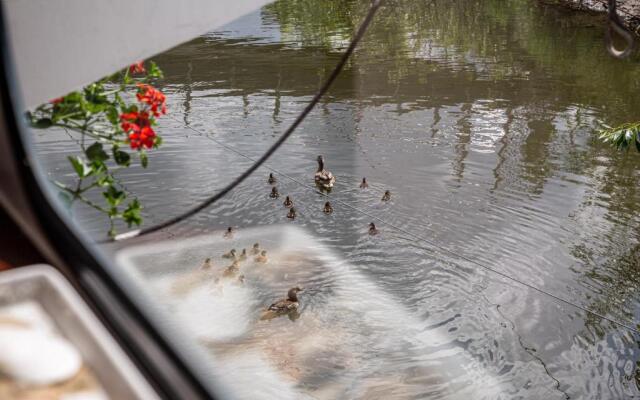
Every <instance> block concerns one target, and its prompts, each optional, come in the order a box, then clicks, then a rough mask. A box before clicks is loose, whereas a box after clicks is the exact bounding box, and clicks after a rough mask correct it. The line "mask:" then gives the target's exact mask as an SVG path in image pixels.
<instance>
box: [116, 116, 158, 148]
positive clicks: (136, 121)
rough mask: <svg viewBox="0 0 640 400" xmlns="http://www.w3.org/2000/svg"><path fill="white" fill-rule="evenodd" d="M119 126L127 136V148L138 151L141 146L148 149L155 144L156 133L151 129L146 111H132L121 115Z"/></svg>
mask: <svg viewBox="0 0 640 400" xmlns="http://www.w3.org/2000/svg"><path fill="white" fill-rule="evenodd" d="M120 120H121V121H122V123H121V124H120V126H121V127H122V130H123V131H125V133H128V134H129V146H131V148H132V149H133V150H139V149H141V148H142V146H144V147H146V148H147V149H150V148H151V147H153V144H154V142H155V138H156V133H155V132H154V131H153V128H151V121H150V120H149V113H148V112H146V111H140V112H138V111H132V112H130V113H126V114H121V115H120Z"/></svg>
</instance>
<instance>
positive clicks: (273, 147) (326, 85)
mask: <svg viewBox="0 0 640 400" xmlns="http://www.w3.org/2000/svg"><path fill="white" fill-rule="evenodd" d="M381 3H382V0H373V1H372V2H371V6H370V8H369V12H368V13H367V15H366V17H365V18H364V20H363V21H362V23H361V24H360V27H359V28H358V30H357V31H356V34H355V36H354V38H353V40H351V43H349V47H347V50H346V51H345V52H344V53H343V54H342V57H341V58H340V61H338V64H337V65H336V66H335V68H334V69H333V71H332V72H331V75H330V76H329V78H328V79H327V80H326V81H325V82H324V84H323V85H322V87H321V88H320V90H318V92H317V93H316V94H315V96H313V99H311V101H310V102H309V104H307V106H306V107H305V108H304V110H302V112H301V113H300V114H299V115H298V117H297V118H296V119H295V121H293V123H292V124H291V126H289V128H288V129H287V130H286V131H285V132H284V133H283V134H282V136H280V138H279V139H278V140H277V141H276V142H275V143H274V144H272V145H271V147H270V148H269V149H268V150H267V151H266V152H265V153H264V154H263V155H262V157H260V158H259V159H258V160H257V161H256V162H255V163H254V164H253V165H252V166H251V167H249V168H248V169H247V170H246V171H244V172H243V173H242V175H240V176H238V177H237V178H236V179H234V180H233V181H232V182H231V183H229V184H228V185H227V186H225V187H224V188H223V189H222V190H220V191H219V192H218V193H216V194H215V195H213V196H211V197H209V198H208V199H206V200H204V201H202V202H201V203H200V204H198V205H196V206H195V207H193V208H191V209H190V210H187V211H186V212H184V213H182V214H180V215H177V216H175V217H173V218H170V219H168V220H166V221H164V222H161V223H159V224H156V225H153V226H150V227H148V228H144V229H139V230H134V231H130V232H125V233H122V234H120V235H116V236H115V237H114V238H113V240H124V239H130V238H134V237H137V236H142V235H146V234H149V233H153V232H156V231H159V230H160V229H164V228H167V227H169V226H171V225H175V224H177V223H178V222H181V221H184V220H185V219H187V218H189V217H191V216H193V215H195V214H197V213H199V212H200V211H202V210H204V209H205V208H207V207H209V206H210V205H211V204H213V203H215V202H216V201H218V200H220V199H221V198H222V197H224V196H225V195H226V194H227V193H229V192H230V191H232V190H233V189H234V188H235V187H236V186H238V185H239V184H241V183H242V182H243V181H244V180H245V179H247V178H248V177H249V176H250V175H251V174H252V173H253V172H254V171H255V170H257V169H258V168H260V166H261V165H262V164H264V162H265V161H267V160H268V159H269V157H271V156H272V155H273V153H275V152H276V150H278V148H280V146H282V144H283V143H284V142H285V141H286V140H287V139H288V138H289V136H291V134H292V133H293V132H294V131H295V129H296V128H297V127H298V125H300V123H302V121H304V119H305V118H306V117H307V115H309V113H310V112H311V110H312V109H313V107H315V105H316V104H318V102H319V101H320V99H321V98H322V96H324V95H325V93H327V91H328V90H329V88H330V87H331V85H332V84H333V82H334V81H335V80H336V78H337V77H338V75H340V72H342V69H343V68H344V66H345V64H346V63H347V61H348V60H349V57H350V56H351V54H353V51H354V50H355V48H356V46H357V45H358V43H359V42H360V39H362V37H363V36H364V34H365V33H366V31H367V28H368V27H369V25H370V24H371V21H372V20H373V17H374V15H375V13H376V11H378V9H379V8H380V4H381ZM104 242H105V241H100V242H98V243H104Z"/></svg>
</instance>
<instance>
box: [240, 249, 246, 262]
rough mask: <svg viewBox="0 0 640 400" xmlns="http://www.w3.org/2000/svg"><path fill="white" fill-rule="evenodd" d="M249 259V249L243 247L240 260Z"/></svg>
mask: <svg viewBox="0 0 640 400" xmlns="http://www.w3.org/2000/svg"><path fill="white" fill-rule="evenodd" d="M246 259H247V249H242V253H240V255H239V256H238V261H244V260H246Z"/></svg>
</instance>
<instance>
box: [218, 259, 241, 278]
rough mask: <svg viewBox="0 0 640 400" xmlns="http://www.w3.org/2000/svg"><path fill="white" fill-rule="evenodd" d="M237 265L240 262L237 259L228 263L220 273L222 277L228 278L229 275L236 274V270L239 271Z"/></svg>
mask: <svg viewBox="0 0 640 400" xmlns="http://www.w3.org/2000/svg"><path fill="white" fill-rule="evenodd" d="M239 266H240V264H239V263H238V261H237V260H235V261H234V262H233V263H231V265H229V266H228V267H227V268H225V269H224V272H223V273H222V277H223V278H229V277H232V276H235V274H237V273H238V271H240V268H238V267H239Z"/></svg>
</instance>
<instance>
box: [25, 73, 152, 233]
mask: <svg viewBox="0 0 640 400" xmlns="http://www.w3.org/2000/svg"><path fill="white" fill-rule="evenodd" d="M136 65H137V66H138V67H139V69H134V66H132V67H131V68H127V69H125V70H122V71H120V72H118V73H116V74H114V75H111V76H109V77H107V78H104V79H102V80H100V81H98V82H95V83H92V84H89V85H87V86H86V87H84V88H83V89H82V90H79V91H75V92H71V93H69V94H67V95H65V96H63V97H60V98H58V99H55V100H52V101H51V102H49V103H46V104H42V105H40V106H39V107H37V108H36V109H35V110H33V111H29V112H27V113H26V117H27V121H28V123H29V124H30V126H31V127H32V128H35V129H49V128H52V127H53V128H58V129H64V130H66V131H67V132H68V133H69V134H70V135H72V136H75V137H74V138H75V139H76V140H77V143H78V145H79V146H80V151H81V152H80V154H78V155H69V156H68V160H69V163H70V164H71V168H72V170H73V171H74V173H75V183H74V184H73V185H67V184H63V183H60V182H54V184H55V186H56V187H57V188H58V189H59V191H60V192H59V193H60V194H59V197H60V199H61V200H62V201H63V203H64V204H65V205H66V206H68V207H69V208H71V206H72V205H73V203H74V202H76V201H80V202H82V203H84V204H86V205H88V206H90V207H92V208H94V209H96V210H98V211H100V212H102V213H104V214H105V215H106V216H107V217H108V218H109V231H108V234H109V235H110V236H114V235H115V234H116V230H115V221H117V220H121V221H123V222H124V223H126V224H127V225H128V226H129V227H131V226H132V225H134V224H135V225H140V224H141V223H142V216H141V214H140V213H141V210H142V205H141V204H140V202H139V201H138V199H137V198H133V199H132V200H130V201H127V199H128V197H129V196H130V194H129V193H128V192H127V190H125V188H124V187H123V186H122V185H121V184H120V183H119V181H118V179H117V178H116V174H117V172H118V171H120V170H121V169H123V168H128V167H130V166H132V165H133V162H132V161H133V160H134V156H135V155H136V154H137V155H138V160H139V165H140V166H142V167H143V168H146V167H147V166H148V164H149V157H148V155H147V152H146V151H145V150H144V149H143V145H142V144H140V142H137V143H134V141H133V140H131V137H132V136H131V132H132V130H131V129H140V128H130V127H129V128H127V127H126V126H124V124H123V119H122V118H123V117H121V116H122V115H123V114H127V113H138V112H139V111H149V105H148V104H147V103H144V102H142V101H140V100H139V99H138V100H137V102H136V99H135V98H133V97H132V96H130V95H126V96H125V95H123V94H124V93H125V92H128V91H131V92H134V88H135V86H133V85H139V84H149V83H150V82H151V81H152V80H154V79H159V78H162V76H163V75H162V71H161V70H160V68H158V66H157V65H156V64H155V63H154V62H149V63H148V65H147V69H146V70H145V68H144V65H143V64H142V63H139V64H136ZM139 90H140V89H138V91H139ZM125 99H131V100H125ZM162 104H164V97H163V99H162ZM149 114H150V116H149V117H146V118H147V119H145V120H144V123H146V124H147V126H154V125H155V124H156V121H155V116H154V115H152V114H151V113H149ZM158 115H159V114H157V115H156V116H158ZM139 121H140V120H135V121H130V122H133V123H134V125H133V126H137V125H135V124H137V123H138V122H139ZM142 126H143V125H140V127H142ZM123 129H129V130H128V131H127V132H125V131H124V130H123ZM133 132H135V131H133ZM161 144H162V140H161V138H160V136H156V137H155V138H154V140H153V143H146V145H147V147H148V148H154V149H155V148H158V147H159V146H160V145H161ZM93 190H96V191H97V190H101V191H102V197H103V199H104V203H103V205H100V204H97V203H95V202H93V201H92V200H90V199H89V198H88V197H86V196H85V194H86V193H87V192H89V191H93Z"/></svg>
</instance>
